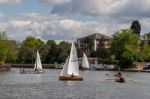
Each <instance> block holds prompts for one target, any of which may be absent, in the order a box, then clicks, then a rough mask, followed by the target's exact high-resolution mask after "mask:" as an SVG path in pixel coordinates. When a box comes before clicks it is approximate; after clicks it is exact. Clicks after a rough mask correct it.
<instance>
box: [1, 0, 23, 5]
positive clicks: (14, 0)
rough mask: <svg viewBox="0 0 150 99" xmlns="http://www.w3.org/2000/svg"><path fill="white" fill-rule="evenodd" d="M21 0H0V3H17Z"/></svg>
mask: <svg viewBox="0 0 150 99" xmlns="http://www.w3.org/2000/svg"><path fill="white" fill-rule="evenodd" d="M21 1H22V0H11V1H10V0H0V5H18V4H20V3H21Z"/></svg>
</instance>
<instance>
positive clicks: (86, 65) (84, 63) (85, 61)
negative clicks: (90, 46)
mask: <svg viewBox="0 0 150 99" xmlns="http://www.w3.org/2000/svg"><path fill="white" fill-rule="evenodd" d="M89 68H90V66H89V61H88V58H87V56H86V54H85V53H83V59H82V69H83V70H86V69H89Z"/></svg>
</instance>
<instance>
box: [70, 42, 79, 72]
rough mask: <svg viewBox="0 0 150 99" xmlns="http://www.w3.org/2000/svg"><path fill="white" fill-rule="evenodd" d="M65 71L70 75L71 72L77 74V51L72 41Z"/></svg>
mask: <svg viewBox="0 0 150 99" xmlns="http://www.w3.org/2000/svg"><path fill="white" fill-rule="evenodd" d="M67 73H68V74H70V75H72V74H74V75H79V63H78V58H77V52H76V48H75V45H74V42H72V46H71V52H70V58H69V64H68V72H67Z"/></svg>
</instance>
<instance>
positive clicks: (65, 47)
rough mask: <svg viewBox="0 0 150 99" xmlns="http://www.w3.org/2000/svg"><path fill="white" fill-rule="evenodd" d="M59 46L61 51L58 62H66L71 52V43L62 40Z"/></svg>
mask: <svg viewBox="0 0 150 99" xmlns="http://www.w3.org/2000/svg"><path fill="white" fill-rule="evenodd" d="M58 48H59V51H60V53H59V56H58V62H59V63H62V62H65V60H66V58H67V57H68V55H69V52H70V44H69V43H68V42H65V41H62V42H60V43H59V45H58Z"/></svg>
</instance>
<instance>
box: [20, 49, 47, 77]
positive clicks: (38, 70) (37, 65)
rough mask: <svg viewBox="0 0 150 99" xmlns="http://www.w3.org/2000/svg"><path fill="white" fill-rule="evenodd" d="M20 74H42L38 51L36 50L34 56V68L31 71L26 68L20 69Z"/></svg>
mask: <svg viewBox="0 0 150 99" xmlns="http://www.w3.org/2000/svg"><path fill="white" fill-rule="evenodd" d="M20 73H21V74H42V73H44V71H43V70H42V64H41V59H40V55H39V51H38V50H37V57H36V61H35V64H34V70H33V71H27V70H24V69H22V70H20Z"/></svg>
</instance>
